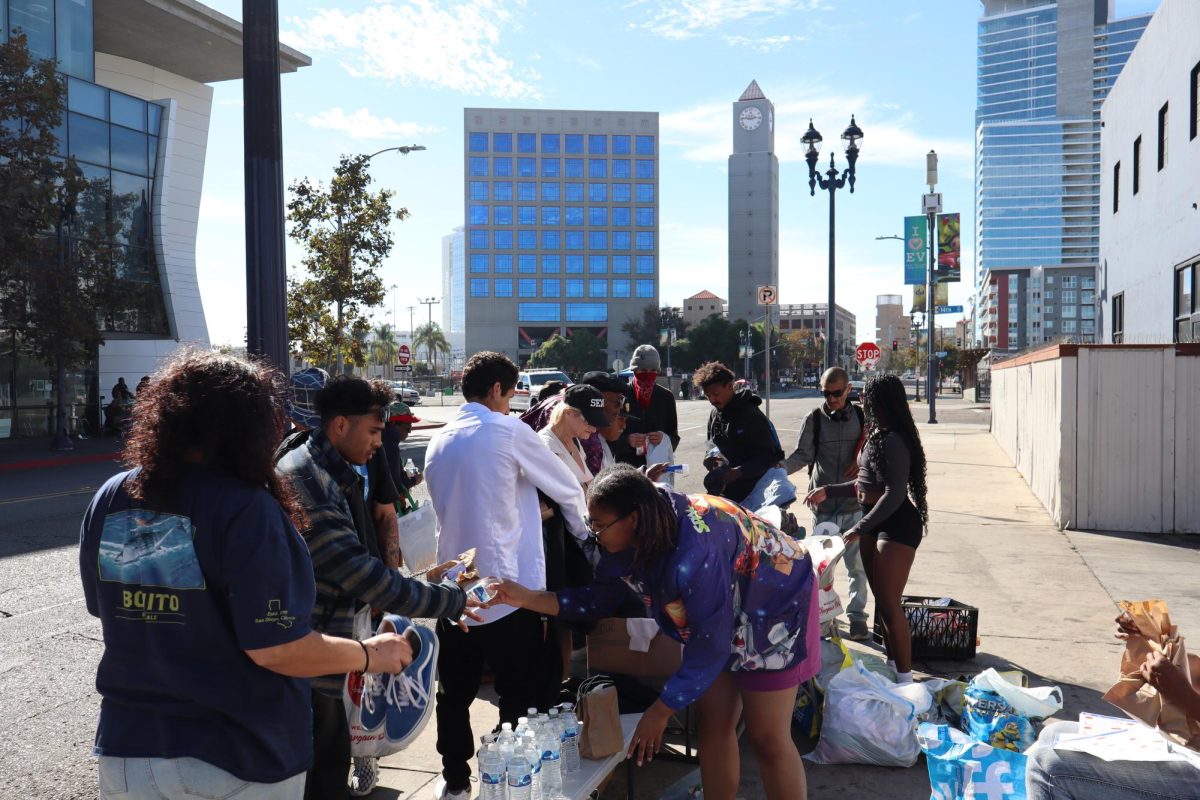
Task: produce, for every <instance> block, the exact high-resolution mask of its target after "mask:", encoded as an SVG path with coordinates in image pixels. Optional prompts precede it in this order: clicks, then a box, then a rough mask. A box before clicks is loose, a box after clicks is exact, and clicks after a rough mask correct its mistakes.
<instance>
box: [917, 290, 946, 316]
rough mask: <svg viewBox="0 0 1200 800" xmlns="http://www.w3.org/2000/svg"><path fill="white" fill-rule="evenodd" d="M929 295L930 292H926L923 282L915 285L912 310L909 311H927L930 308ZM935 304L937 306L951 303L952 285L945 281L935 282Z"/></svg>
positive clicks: (922, 312)
mask: <svg viewBox="0 0 1200 800" xmlns="http://www.w3.org/2000/svg"><path fill="white" fill-rule="evenodd" d="M927 297H928V294H926V291H925V285H924V284H921V285H920V286H914V287H913V303H912V310H911V311H910V312H909V313H921V314H924V313H925V312H927V311H928V310H929V306H928V305H927V304H926V298H927ZM933 304H934V305H935V306H948V305H950V287H949V286H947V285H946V284H944V283H936V284H934V286H933Z"/></svg>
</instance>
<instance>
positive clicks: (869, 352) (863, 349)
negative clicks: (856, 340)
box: [854, 342, 883, 369]
mask: <svg viewBox="0 0 1200 800" xmlns="http://www.w3.org/2000/svg"><path fill="white" fill-rule="evenodd" d="M882 355H883V354H882V353H881V352H880V351H879V345H877V344H875V343H874V342H863V343H862V344H860V345H859V346H858V349H857V350H855V351H854V360H855V361H857V362H858V363H859V364H861V365H862V366H863V368H864V369H874V368H875V365H876V364H878V363H879V358H880V357H881V356H882Z"/></svg>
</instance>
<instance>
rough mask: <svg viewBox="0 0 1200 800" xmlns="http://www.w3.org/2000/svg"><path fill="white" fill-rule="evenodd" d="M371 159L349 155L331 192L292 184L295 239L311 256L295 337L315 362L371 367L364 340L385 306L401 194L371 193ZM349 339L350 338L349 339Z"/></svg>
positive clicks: (292, 320)
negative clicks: (372, 315)
mask: <svg viewBox="0 0 1200 800" xmlns="http://www.w3.org/2000/svg"><path fill="white" fill-rule="evenodd" d="M368 163H369V159H368V157H367V156H365V155H356V156H342V158H341V160H340V161H339V162H338V165H337V167H335V168H334V171H333V180H332V181H330V183H329V185H328V186H325V185H324V184H321V183H314V182H312V181H311V180H309V179H308V178H302V179H300V180H298V181H296V182H294V183H293V184H292V186H291V192H292V197H291V199H290V200H289V201H288V204H287V211H288V220H289V221H290V222H291V226H292V227H291V230H290V231H289V235H290V236H291V237H292V239H294V240H295V241H297V242H299V243H300V244H302V245H303V246H304V248H305V250H306V251H307V252H308V254H307V255H306V256H305V257H304V259H303V260H302V261H301V265H302V267H303V273H302V275H300V276H298V277H293V278H291V279H290V280H289V281H288V338H289V339H290V340H291V342H292V349H293V350H294V351H295V352H296V353H297V354H298V355H301V356H302V357H304V358H305V359H307V360H309V361H314V362H322V363H328V362H330V361H333V362H336V371H337V372H339V373H340V372H341V371H342V363H343V361H344V360H347V359H348V360H349V361H350V362H351V363H353V364H355V365H356V366H359V367H362V366H363V365H365V364H366V361H367V353H366V352H365V350H364V348H363V346H362V341H363V339H362V338H361V337H362V335H363V334H365V333H367V332H368V331H369V330H370V323H369V322H368V321H367V317H366V314H365V309H367V308H370V307H372V306H377V305H379V304H381V303H382V302H383V300H384V295H385V292H386V289H385V287H384V284H383V279H382V278H380V276H379V271H378V270H379V267H380V265H382V263H383V260H384V259H385V258H386V257H387V256H388V254H389V253H390V252H391V251H392V233H391V230H390V228H389V225H390V224H391V222H392V220H404V219H407V218H408V210H407V209H405V208H400V209H393V207H392V198H393V196H394V195H395V193H394V192H392V191H390V190H388V189H382V190H380V191H378V192H372V191H371V190H370V183H371V174H370V173H369V172H368V171H367V165H368ZM347 334H349V335H347Z"/></svg>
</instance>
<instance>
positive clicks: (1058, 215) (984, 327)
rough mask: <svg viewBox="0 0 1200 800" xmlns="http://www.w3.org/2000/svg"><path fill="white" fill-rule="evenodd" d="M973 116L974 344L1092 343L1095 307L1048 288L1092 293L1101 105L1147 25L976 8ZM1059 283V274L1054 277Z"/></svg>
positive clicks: (1056, 5) (1098, 3) (1064, 1)
mask: <svg viewBox="0 0 1200 800" xmlns="http://www.w3.org/2000/svg"><path fill="white" fill-rule="evenodd" d="M982 3H983V16H982V17H981V18H980V20H979V29H978V34H979V39H978V42H979V44H978V80H977V98H976V108H975V125H976V128H975V241H976V274H975V312H976V318H977V332H976V339H977V340H979V342H980V343H981V344H982V345H983V346H984V347H992V348H997V349H1001V350H1019V349H1024V348H1026V347H1028V346H1030V345H1036V344H1039V343H1040V342H1042V341H1046V340H1050V339H1055V338H1059V337H1063V336H1065V337H1070V338H1075V339H1079V340H1082V341H1091V340H1092V337H1094V335H1095V322H1094V313H1095V306H1094V303H1093V304H1092V305H1091V306H1089V307H1088V308H1084V307H1083V305H1082V303H1081V302H1078V298H1079V297H1080V296H1079V295H1074V293H1072V294H1068V295H1067V297H1072V296H1075V297H1076V298H1077V302H1076V303H1071V304H1068V305H1071V307H1070V308H1067V307H1065V306H1063V304H1062V297H1061V296H1056V294H1055V288H1053V287H1054V286H1055V281H1056V279H1058V282H1059V283H1060V284H1061V283H1062V280H1061V279H1062V278H1066V279H1068V282H1070V283H1078V284H1080V285H1084V284H1092V285H1093V286H1094V278H1095V270H1096V266H1097V263H1098V259H1099V230H1100V229H1099V224H1100V217H1099V212H1100V207H1099V203H1100V196H1099V192H1100V168H1099V162H1100V113H1099V112H1100V105H1101V104H1102V103H1103V102H1104V97H1105V95H1106V94H1107V92H1108V89H1109V87H1111V86H1112V83H1113V81H1115V80H1116V76H1117V75H1118V74H1119V73H1120V70H1121V66H1122V65H1124V63H1125V60H1126V59H1127V58H1128V57H1129V53H1130V52H1132V50H1133V47H1134V46H1135V45H1136V44H1137V40H1138V37H1139V36H1140V35H1141V32H1142V30H1144V29H1145V27H1146V24H1147V23H1148V22H1149V20H1150V15H1149V14H1146V15H1142V16H1139V17H1131V18H1128V19H1122V20H1114V19H1113V10H1114V0H1056V1H1055V0H1051V1H1050V2H1047V0H982ZM1059 273H1061V275H1060V274H1059Z"/></svg>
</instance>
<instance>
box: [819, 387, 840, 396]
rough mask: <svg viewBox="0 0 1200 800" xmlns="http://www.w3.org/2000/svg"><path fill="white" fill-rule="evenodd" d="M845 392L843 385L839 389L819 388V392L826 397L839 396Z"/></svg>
mask: <svg viewBox="0 0 1200 800" xmlns="http://www.w3.org/2000/svg"><path fill="white" fill-rule="evenodd" d="M845 393H846V387H845V386H843V387H842V388H840V389H822V390H821V394H823V395H825V397H826V398H831V397H841V396H842V395H843V394H845Z"/></svg>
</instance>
